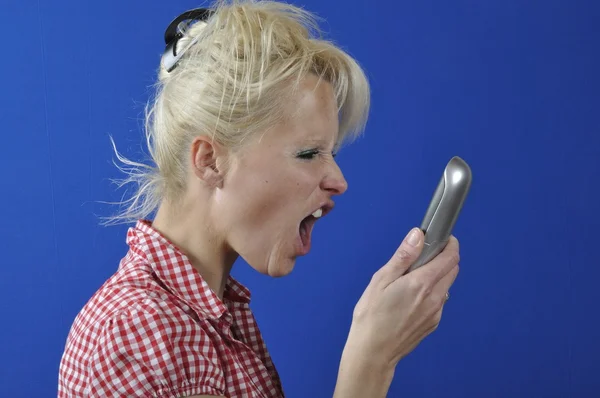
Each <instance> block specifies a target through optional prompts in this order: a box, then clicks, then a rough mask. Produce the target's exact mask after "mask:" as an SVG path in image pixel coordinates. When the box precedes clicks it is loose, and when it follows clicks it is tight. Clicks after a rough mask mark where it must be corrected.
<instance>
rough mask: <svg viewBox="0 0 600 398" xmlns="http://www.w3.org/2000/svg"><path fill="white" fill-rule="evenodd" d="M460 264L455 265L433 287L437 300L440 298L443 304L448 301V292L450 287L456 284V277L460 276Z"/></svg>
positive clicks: (433, 293)
mask: <svg viewBox="0 0 600 398" xmlns="http://www.w3.org/2000/svg"><path fill="white" fill-rule="evenodd" d="M459 268H460V267H459V265H458V264H457V265H455V266H454V267H453V268H452V269H451V270H450V272H448V273H447V274H446V275H444V277H443V278H442V279H441V280H440V281H439V282H438V283H437V284H436V285H435V286H434V287H433V290H432V295H433V296H434V297H435V300H439V301H440V302H441V304H442V306H443V304H445V303H446V293H448V291H449V290H450V287H451V286H452V285H453V284H454V281H455V280H456V277H457V276H458V271H459Z"/></svg>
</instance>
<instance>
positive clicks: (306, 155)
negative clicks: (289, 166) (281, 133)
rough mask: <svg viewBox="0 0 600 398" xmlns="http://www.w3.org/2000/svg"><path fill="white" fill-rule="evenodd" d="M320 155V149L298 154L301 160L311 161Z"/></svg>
mask: <svg viewBox="0 0 600 398" xmlns="http://www.w3.org/2000/svg"><path fill="white" fill-rule="evenodd" d="M319 153H320V151H319V150H318V149H310V150H308V151H302V152H300V153H298V155H297V156H298V158H300V159H305V160H311V159H314V158H315V156H317V155H318V154H319Z"/></svg>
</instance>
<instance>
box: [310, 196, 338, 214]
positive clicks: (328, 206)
mask: <svg viewBox="0 0 600 398" xmlns="http://www.w3.org/2000/svg"><path fill="white" fill-rule="evenodd" d="M334 206H335V203H334V202H333V200H327V201H324V202H321V204H320V205H319V207H317V208H315V209H314V210H313V211H311V212H310V214H309V215H308V216H310V215H312V214H313V213H314V212H315V211H317V210H319V209H322V210H323V214H321V217H323V216H325V215H326V214H327V213H329V212H330V211H331V210H333V207H334ZM308 216H307V217H308Z"/></svg>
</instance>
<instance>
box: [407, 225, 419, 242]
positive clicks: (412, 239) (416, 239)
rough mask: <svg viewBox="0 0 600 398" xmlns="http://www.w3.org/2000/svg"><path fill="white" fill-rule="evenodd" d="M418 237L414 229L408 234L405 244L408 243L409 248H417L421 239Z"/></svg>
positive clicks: (417, 231)
mask: <svg viewBox="0 0 600 398" xmlns="http://www.w3.org/2000/svg"><path fill="white" fill-rule="evenodd" d="M419 235H420V234H419V230H418V229H417V228H414V229H413V230H412V231H410V233H409V234H408V238H407V239H406V243H408V244H409V245H411V246H417V245H418V244H419V241H420V240H421V237H420V236H419Z"/></svg>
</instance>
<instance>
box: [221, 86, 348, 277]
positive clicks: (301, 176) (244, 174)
mask: <svg viewBox="0 0 600 398" xmlns="http://www.w3.org/2000/svg"><path fill="white" fill-rule="evenodd" d="M316 83H317V78H316V77H315V76H310V77H309V78H307V79H306V80H305V81H304V82H303V84H302V89H301V90H300V92H299V94H298V96H297V99H296V100H295V101H292V102H293V103H291V104H290V109H293V111H294V116H293V117H290V118H289V119H288V120H287V121H286V122H285V123H282V125H280V126H276V127H275V128H274V129H272V130H270V131H269V132H267V133H266V134H264V135H262V136H261V138H260V139H255V140H252V142H250V143H249V144H248V145H249V146H248V147H247V148H245V149H244V150H243V153H242V154H240V155H239V156H237V157H234V158H233V160H232V162H231V166H230V168H229V169H228V170H227V173H226V174H225V175H224V177H223V178H224V180H223V184H222V187H221V188H220V189H218V190H217V191H216V193H215V207H214V208H215V211H216V214H217V215H218V218H217V222H218V223H219V225H220V227H221V228H223V229H224V230H223V233H224V235H225V236H226V240H227V243H228V245H229V246H230V247H231V248H232V249H233V250H234V251H235V252H237V253H238V254H239V255H240V256H241V257H242V258H244V259H245V260H246V262H248V264H250V265H251V266H252V267H253V268H255V269H256V270H258V271H259V272H262V273H265V274H268V275H271V276H283V275H287V274H288V273H290V272H291V271H292V269H293V267H294V264H295V260H296V258H297V257H298V256H302V255H305V254H307V253H308V252H309V250H310V241H311V232H312V228H313V226H314V224H315V222H317V220H318V218H317V217H318V216H319V213H318V210H319V209H321V211H322V215H325V214H326V213H327V212H328V211H330V210H331V208H332V207H333V200H332V198H333V196H335V195H340V194H342V193H344V192H345V191H346V189H347V183H346V180H345V179H344V177H343V175H342V172H341V170H340V169H339V167H338V166H337V164H336V162H335V160H334V156H333V153H332V151H333V150H334V145H335V143H336V141H337V138H338V135H337V134H338V114H337V107H336V102H335V97H334V93H333V90H332V87H331V85H330V84H329V83H327V82H324V81H322V82H321V83H320V84H319V85H318V87H317V88H316V89H315V86H316ZM315 211H317V213H315ZM312 213H315V216H317V217H315V216H312V215H311V214H312Z"/></svg>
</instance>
